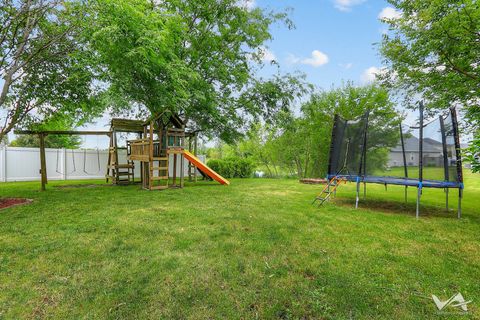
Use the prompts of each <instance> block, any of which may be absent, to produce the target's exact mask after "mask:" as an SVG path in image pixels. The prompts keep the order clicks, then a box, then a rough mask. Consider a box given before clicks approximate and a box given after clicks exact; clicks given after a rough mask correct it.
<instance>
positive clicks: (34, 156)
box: [0, 145, 205, 182]
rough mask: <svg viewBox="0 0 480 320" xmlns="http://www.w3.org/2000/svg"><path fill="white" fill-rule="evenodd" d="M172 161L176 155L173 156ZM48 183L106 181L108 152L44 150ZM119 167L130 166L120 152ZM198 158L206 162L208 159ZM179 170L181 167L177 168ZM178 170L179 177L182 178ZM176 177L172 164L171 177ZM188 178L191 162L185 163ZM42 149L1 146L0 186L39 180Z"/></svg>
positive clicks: (137, 170) (136, 164) (124, 152)
mask: <svg viewBox="0 0 480 320" xmlns="http://www.w3.org/2000/svg"><path fill="white" fill-rule="evenodd" d="M170 157H171V160H172V158H173V155H171V156H170ZM45 158H46V162H47V178H48V180H78V179H104V178H105V174H106V173H107V161H108V150H91V149H88V150H84V149H75V150H71V149H49V148H47V149H45ZM118 158H119V162H120V163H126V162H127V153H126V150H119V152H118ZM198 158H199V159H200V160H201V161H203V162H205V156H203V155H199V156H198ZM178 167H180V166H178ZM179 171H180V169H179V168H178V169H177V175H178V176H179V175H180V172H179ZM172 173H173V161H170V169H169V174H170V175H172ZM184 174H185V177H187V176H188V161H187V160H185V163H184ZM135 177H136V178H138V177H140V163H139V162H135ZM40 178H41V176H40V149H39V148H17V147H7V146H4V145H0V182H8V181H34V180H40Z"/></svg>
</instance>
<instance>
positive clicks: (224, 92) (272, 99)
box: [88, 0, 304, 141]
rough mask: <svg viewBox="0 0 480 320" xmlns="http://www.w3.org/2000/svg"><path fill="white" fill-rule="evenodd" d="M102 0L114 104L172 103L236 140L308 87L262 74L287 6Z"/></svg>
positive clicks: (97, 47)
mask: <svg viewBox="0 0 480 320" xmlns="http://www.w3.org/2000/svg"><path fill="white" fill-rule="evenodd" d="M95 3H96V6H93V7H92V8H94V12H95V14H93V15H92V22H91V23H90V26H91V29H90V30H89V31H88V35H89V36H91V37H90V40H89V41H90V44H91V46H92V48H93V50H94V51H96V52H98V56H99V58H100V61H101V63H102V65H103V66H104V68H105V71H106V72H105V77H104V78H103V80H104V82H105V84H106V86H107V87H108V94H107V95H106V96H105V101H107V102H109V103H110V105H111V107H112V110H114V111H125V110H127V109H128V110H131V108H128V106H133V107H134V108H135V109H136V110H140V111H141V113H142V115H145V114H148V113H156V112H160V111H163V110H166V109H170V110H172V111H175V112H178V113H180V114H182V115H183V116H184V117H185V118H186V119H187V120H189V122H190V123H189V125H190V126H191V127H193V128H194V129H195V130H201V131H203V132H204V133H205V134H207V135H216V136H219V137H221V138H222V139H224V140H226V141H231V140H232V139H234V138H235V137H237V136H238V132H239V131H241V129H244V128H245V127H246V126H247V125H248V124H249V123H251V121H254V120H258V119H259V118H262V119H266V120H272V119H273V118H274V117H275V115H276V114H277V112H278V111H280V110H285V109H289V108H290V104H291V102H292V100H294V99H295V98H296V97H297V96H298V95H301V94H302V93H303V89H304V84H303V82H302V79H301V78H298V77H294V76H290V75H285V76H280V75H277V76H274V77H272V78H270V79H266V80H264V79H260V78H259V77H257V72H256V71H257V66H258V65H261V63H262V57H263V52H262V50H264V44H265V42H266V41H267V40H269V39H271V34H270V31H269V28H270V26H271V24H272V23H274V22H276V21H279V20H281V21H286V22H287V24H289V21H288V20H286V15H285V14H283V13H282V14H276V13H269V12H265V11H264V10H262V9H260V8H254V9H250V8H248V7H247V6H244V5H241V3H240V1H238V0H188V1H187V0H170V1H149V0H124V1H115V0H97V1H96V2H95ZM119 106H120V107H119ZM145 111H147V112H145Z"/></svg>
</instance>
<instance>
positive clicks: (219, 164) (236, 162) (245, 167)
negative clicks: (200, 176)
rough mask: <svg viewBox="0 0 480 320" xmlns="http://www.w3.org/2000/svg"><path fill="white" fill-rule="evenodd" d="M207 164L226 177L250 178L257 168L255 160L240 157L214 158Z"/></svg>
mask: <svg viewBox="0 0 480 320" xmlns="http://www.w3.org/2000/svg"><path fill="white" fill-rule="evenodd" d="M207 165H208V166H209V167H210V168H212V170H214V171H216V172H217V173H218V174H219V175H221V176H223V177H225V178H248V177H251V176H252V175H253V171H254V169H255V164H254V163H253V161H251V160H249V159H244V158H239V157H230V158H226V159H212V160H208V162H207Z"/></svg>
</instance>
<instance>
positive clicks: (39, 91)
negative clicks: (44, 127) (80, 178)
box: [0, 0, 101, 140]
mask: <svg viewBox="0 0 480 320" xmlns="http://www.w3.org/2000/svg"><path fill="white" fill-rule="evenodd" d="M85 9H86V4H85V3H83V2H80V1H76V0H68V1H56V0H45V1H11V0H7V1H3V2H2V5H1V6H0V24H1V25H2V27H1V28H0V35H1V36H0V57H1V59H0V74H2V78H3V79H2V80H3V81H2V83H1V90H0V91H1V94H0V109H2V111H3V112H2V114H3V115H5V118H3V117H2V119H0V120H1V121H2V124H3V123H4V124H5V125H4V126H3V127H0V140H1V139H2V137H3V136H4V135H6V134H7V133H8V132H10V131H11V130H12V129H13V128H14V127H15V126H17V125H22V126H25V125H31V124H32V123H40V122H43V121H45V120H48V119H50V118H51V117H52V116H60V115H62V116H63V117H67V118H71V119H73V120H75V121H76V122H77V124H79V123H81V122H84V121H87V120H89V119H91V117H92V116H96V115H98V114H99V112H100V111H101V107H100V106H99V105H98V104H97V103H96V99H95V95H96V93H97V91H96V88H97V87H96V86H95V84H94V81H93V80H94V66H95V63H92V55H91V52H89V51H87V50H86V47H85V45H84V44H83V43H82V42H81V40H80V38H81V37H80V32H81V30H83V24H84V23H85V20H84V15H85Z"/></svg>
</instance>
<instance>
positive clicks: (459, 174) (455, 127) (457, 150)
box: [450, 107, 463, 219]
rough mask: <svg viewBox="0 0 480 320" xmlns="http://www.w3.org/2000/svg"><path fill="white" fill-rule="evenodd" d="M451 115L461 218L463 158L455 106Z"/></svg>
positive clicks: (451, 109) (460, 214)
mask: <svg viewBox="0 0 480 320" xmlns="http://www.w3.org/2000/svg"><path fill="white" fill-rule="evenodd" d="M450 115H451V116H452V124H453V136H454V139H455V156H456V158H457V159H456V160H457V163H456V165H457V179H458V182H459V183H460V185H459V187H458V210H457V217H458V218H459V219H460V217H461V216H462V196H463V172H462V158H461V154H460V138H459V135H458V122H457V112H456V111H455V108H454V107H452V108H450Z"/></svg>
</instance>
